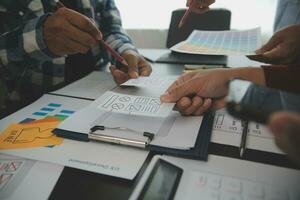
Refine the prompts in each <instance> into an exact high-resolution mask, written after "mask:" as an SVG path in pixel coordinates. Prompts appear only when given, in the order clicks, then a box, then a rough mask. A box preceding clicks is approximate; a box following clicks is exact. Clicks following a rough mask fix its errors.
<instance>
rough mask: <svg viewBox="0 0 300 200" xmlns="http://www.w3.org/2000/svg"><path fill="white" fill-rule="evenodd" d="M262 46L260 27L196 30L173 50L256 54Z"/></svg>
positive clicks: (197, 52) (208, 53) (219, 53)
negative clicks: (229, 29)
mask: <svg viewBox="0 0 300 200" xmlns="http://www.w3.org/2000/svg"><path fill="white" fill-rule="evenodd" d="M260 46H261V30H260V28H254V29H249V30H242V31H235V30H234V31H199V30H194V31H193V32H192V33H191V35H190V36H189V37H188V38H187V39H186V40H185V41H183V42H180V43H178V44H176V45H175V46H173V47H171V50H172V51H176V52H180V53H189V54H206V55H254V54H255V50H257V49H258V48H259V47H260Z"/></svg>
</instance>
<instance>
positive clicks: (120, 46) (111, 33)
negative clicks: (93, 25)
mask: <svg viewBox="0 0 300 200" xmlns="http://www.w3.org/2000/svg"><path fill="white" fill-rule="evenodd" d="M101 14H102V16H103V19H102V20H103V23H102V27H100V28H101V31H102V33H103V37H104V40H105V41H106V42H107V43H108V44H109V45H110V46H111V47H112V48H113V49H115V50H116V51H117V52H118V53H119V54H122V53H123V52H124V51H126V50H134V51H137V50H136V48H135V47H134V45H133V44H132V41H131V39H130V37H129V36H128V35H127V34H126V32H125V31H124V29H123V28H122V21H121V17H120V13H119V10H118V9H117V7H116V5H115V3H114V1H113V0H107V1H106V5H105V6H104V9H103V10H102V12H101Z"/></svg>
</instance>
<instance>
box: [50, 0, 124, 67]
mask: <svg viewBox="0 0 300 200" xmlns="http://www.w3.org/2000/svg"><path fill="white" fill-rule="evenodd" d="M55 2H56V7H57V9H59V8H63V7H65V5H64V4H63V3H62V2H60V1H59V0H55ZM100 43H101V44H102V46H103V47H104V48H105V49H106V50H107V51H108V52H109V53H110V54H111V55H112V56H113V57H114V58H115V59H117V61H119V62H120V63H122V64H123V65H124V66H128V63H127V62H126V60H125V59H124V58H123V57H122V56H120V55H119V54H118V53H117V52H116V51H115V50H113V49H112V48H111V47H110V46H109V45H108V44H107V43H106V42H104V40H100Z"/></svg>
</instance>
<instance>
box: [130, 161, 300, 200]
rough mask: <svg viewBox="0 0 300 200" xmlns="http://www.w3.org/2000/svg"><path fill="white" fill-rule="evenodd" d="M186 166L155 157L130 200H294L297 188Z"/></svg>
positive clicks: (298, 196) (299, 197)
mask: <svg viewBox="0 0 300 200" xmlns="http://www.w3.org/2000/svg"><path fill="white" fill-rule="evenodd" d="M221 173H222V172H220V173H218V172H216V173H214V172H208V171H205V170H191V169H186V168H185V167H184V166H182V165H181V164H177V163H176V162H172V161H171V162H170V161H169V160H168V159H165V158H164V157H163V156H155V157H154V158H153V159H152V161H151V162H150V164H149V166H148V167H147V169H146V171H145V173H144V174H143V176H142V178H141V180H140V181H139V182H138V184H137V186H136V187H135V189H134V191H133V193H132V194H131V197H130V199H131V200H135V199H139V200H171V199H185V200H188V199H200V200H201V199H203V200H294V199H295V200H296V199H300V195H299V191H296V192H294V191H289V190H288V189H287V188H284V187H279V186H276V185H272V183H270V184H268V183H262V182H255V181H249V180H246V179H243V178H237V177H231V176H226V175H222V174H221Z"/></svg>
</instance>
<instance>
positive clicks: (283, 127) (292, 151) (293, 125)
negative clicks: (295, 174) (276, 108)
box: [269, 112, 300, 164]
mask: <svg viewBox="0 0 300 200" xmlns="http://www.w3.org/2000/svg"><path fill="white" fill-rule="evenodd" d="M269 127H270V129H271V131H272V133H273V134H274V136H275V141H276V144H277V145H278V147H279V148H281V149H282V150H283V151H284V152H285V153H287V155H288V157H290V158H291V159H293V160H294V161H296V162H297V163H298V164H300V115H299V114H296V113H291V112H278V113H275V114H273V115H272V116H271V118H270V121H269Z"/></svg>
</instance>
